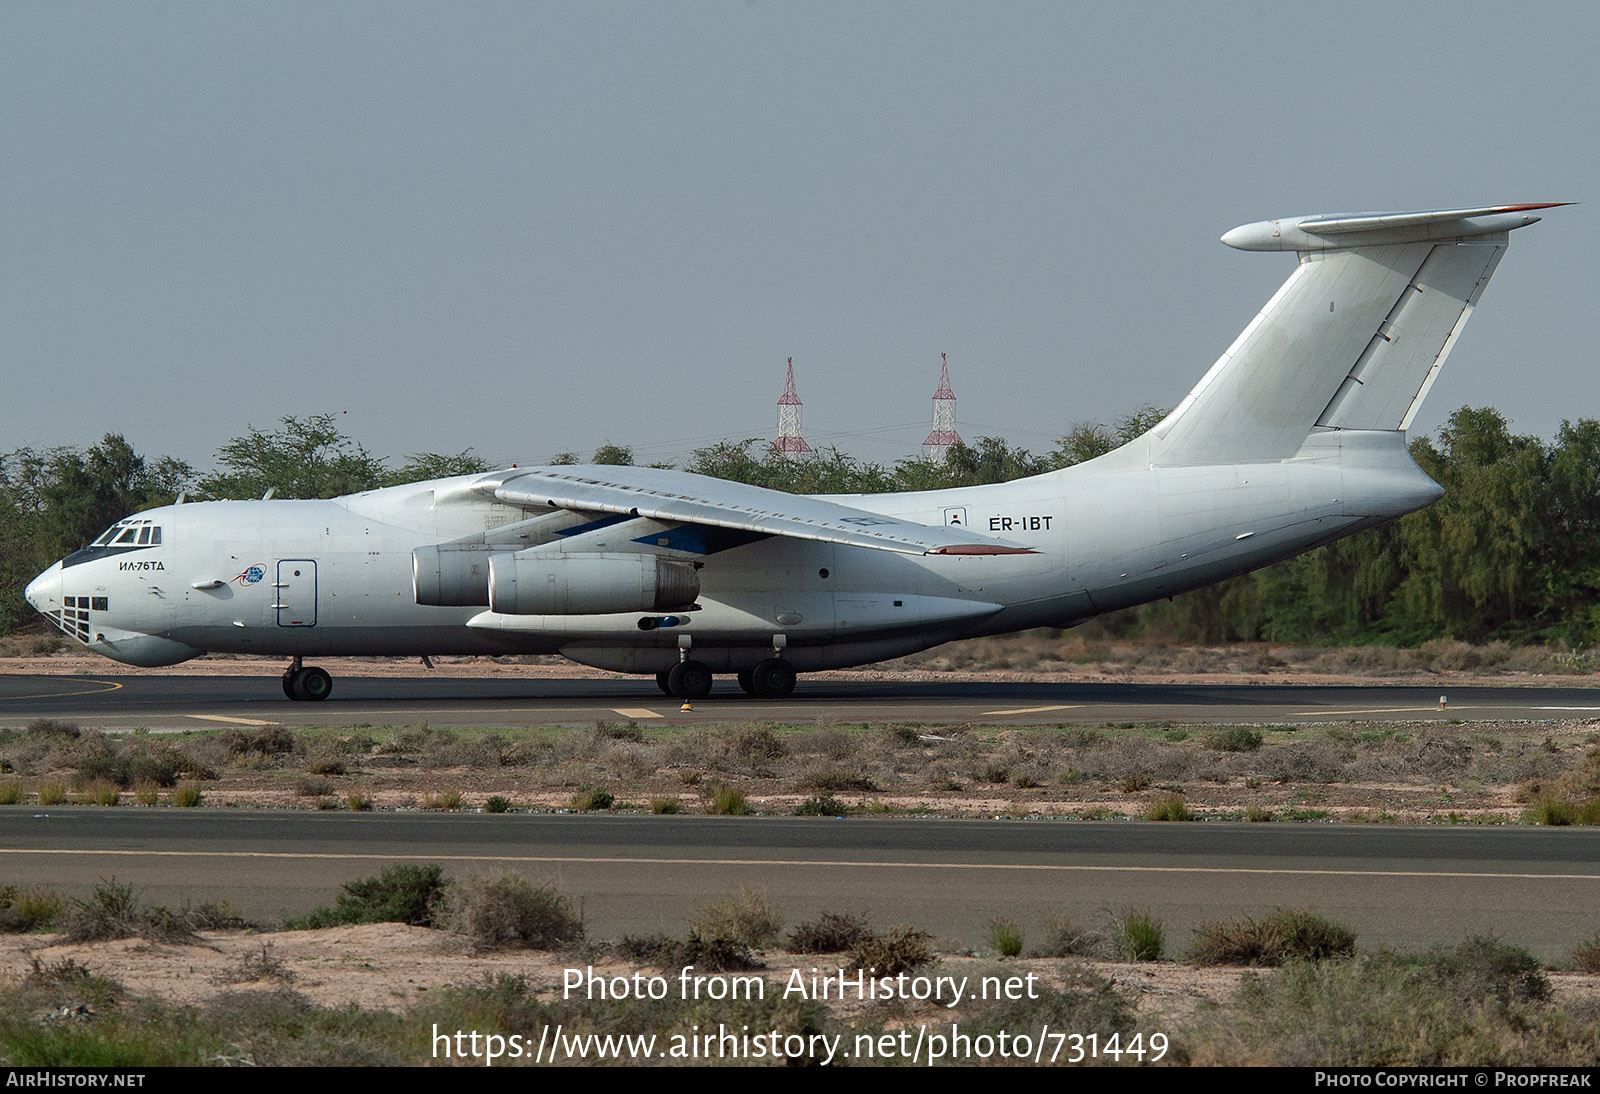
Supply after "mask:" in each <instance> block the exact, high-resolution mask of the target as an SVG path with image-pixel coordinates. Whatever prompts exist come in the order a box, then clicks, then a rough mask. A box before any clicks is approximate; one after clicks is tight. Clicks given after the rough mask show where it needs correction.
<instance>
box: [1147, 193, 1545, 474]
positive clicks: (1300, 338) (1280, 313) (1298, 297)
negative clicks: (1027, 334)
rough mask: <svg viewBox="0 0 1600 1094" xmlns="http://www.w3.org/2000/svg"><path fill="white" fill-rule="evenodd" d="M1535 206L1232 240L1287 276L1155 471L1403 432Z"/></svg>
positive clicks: (1211, 376)
mask: <svg viewBox="0 0 1600 1094" xmlns="http://www.w3.org/2000/svg"><path fill="white" fill-rule="evenodd" d="M1535 208H1546V206H1494V207H1490V208H1486V209H1467V210H1441V211H1438V212H1428V213H1364V214H1358V215H1353V216H1338V217H1327V216H1318V217H1297V218H1293V219H1292V220H1282V221H1265V222H1262V223H1260V224H1251V225H1245V226H1243V227H1241V228H1235V229H1234V230H1233V231H1231V232H1229V233H1228V234H1227V235H1225V236H1224V237H1223V242H1225V243H1227V244H1229V245H1230V246H1235V247H1240V248H1241V249H1245V250H1298V251H1299V252H1300V264H1299V265H1298V266H1297V267H1296V268H1295V271H1294V273H1292V274H1291V275H1290V276H1289V279H1288V281H1286V282H1284V284H1283V286H1282V288H1280V289H1279V290H1278V291H1277V293H1275V294H1274V295H1273V297H1272V299H1271V300H1270V301H1268V302H1267V305H1266V307H1264V308H1263V309H1262V310H1261V312H1260V314H1258V315H1257V316H1256V317H1255V319H1254V320H1252V321H1251V323H1250V325H1249V326H1247V327H1246V328H1245V329H1244V331H1243V333H1241V334H1240V335H1239V337H1238V338H1237V339H1236V340H1235V341H1234V343H1233V345H1232V346H1230V347H1228V350H1227V352H1226V353H1224V354H1223V355H1222V357H1221V358H1220V359H1219V360H1218V361H1217V363H1216V364H1215V365H1213V366H1212V367H1211V369H1210V371H1208V372H1207V373H1206V375H1205V376H1204V377H1203V378H1202V379H1201V381H1200V383H1199V384H1197V385H1196V386H1195V388H1194V390H1193V391H1191V392H1190V393H1189V394H1188V396H1187V397H1186V398H1184V400H1183V401H1182V402H1181V403H1179V404H1178V406H1177V407H1176V408H1175V409H1174V410H1173V412H1172V413H1171V414H1169V415H1167V417H1166V418H1165V419H1164V420H1163V421H1162V422H1161V423H1160V424H1159V425H1157V426H1156V427H1155V428H1154V429H1153V430H1151V431H1150V433H1149V434H1147V439H1148V442H1149V444H1150V449H1149V457H1150V459H1151V462H1152V463H1154V464H1156V465H1167V466H1174V465H1190V464H1206V463H1235V462H1245V461H1256V460H1277V459H1287V458H1289V457H1291V456H1293V455H1294V454H1295V452H1296V451H1298V450H1299V448H1300V446H1301V444H1302V442H1304V440H1305V438H1306V436H1307V435H1308V434H1309V433H1310V432H1311V430H1312V429H1313V428H1314V427H1319V426H1320V427H1325V428H1333V429H1363V430H1402V429H1406V428H1407V427H1409V425H1410V424H1411V420H1412V418H1413V417H1414V416H1415V415H1416V412H1417V408H1418V407H1419V406H1420V405H1421V403H1422V400H1423V398H1424V397H1425V396H1426V395H1427V393H1428V389H1429V388H1430V387H1431V386H1432V384H1433V381H1434V379H1435V377H1437V375H1438V373H1439V369H1440V367H1441V366H1442V365H1443V364H1444V360H1445V358H1446V356H1448V355H1449V353H1450V350H1451V349H1452V348H1453V347H1454V345H1455V341H1456V339H1457V337H1458V336H1459V335H1460V333H1461V329H1462V327H1463V326H1465V324H1466V321H1467V318H1468V317H1469V316H1470V315H1471V313H1472V309H1473V307H1474V306H1475V305H1476V304H1477V302H1478V298H1479V296H1480V295H1482V293H1483V289H1484V286H1485V285H1487V284H1488V281H1489V278H1490V277H1491V276H1492V275H1493V274H1494V270H1495V267H1496V266H1497V265H1498V264H1499V261H1500V257H1501V255H1502V254H1504V253H1505V248H1506V245H1507V241H1508V238H1509V237H1508V233H1509V232H1510V231H1511V230H1512V229H1513V228H1520V227H1522V226H1524V225H1526V224H1532V223H1534V222H1535V221H1537V220H1538V219H1539V218H1538V217H1536V216H1531V215H1528V213H1527V210H1529V209H1535Z"/></svg>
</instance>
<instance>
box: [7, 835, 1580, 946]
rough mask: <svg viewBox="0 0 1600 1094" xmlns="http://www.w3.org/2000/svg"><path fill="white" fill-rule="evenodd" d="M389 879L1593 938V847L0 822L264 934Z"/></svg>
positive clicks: (37, 863)
mask: <svg viewBox="0 0 1600 1094" xmlns="http://www.w3.org/2000/svg"><path fill="white" fill-rule="evenodd" d="M399 861H405V862H439V863H442V864H444V865H445V866H446V868H447V870H448V871H449V872H450V873H452V874H457V875H462V874H473V873H478V874H498V873H500V872H502V871H504V870H511V869H514V870H517V871H520V872H522V873H525V874H528V875H529V876H532V877H536V878H552V879H554V880H555V881H556V882H558V883H559V884H560V886H561V887H562V889H563V890H564V891H566V892H567V893H568V894H569V895H571V896H572V897H573V898H574V899H575V900H576V901H581V907H582V910H583V915H584V918H585V921H586V924H587V926H588V930H589V934H590V937H592V938H600V939H604V938H617V937H620V936H622V935H624V934H634V935H639V934H648V933H652V932H655V931H665V932H668V933H673V934H678V935H680V936H681V934H682V933H683V932H684V930H685V928H686V925H687V922H688V919H689V918H690V916H691V915H692V914H693V912H694V910H695V908H696V906H697V905H698V904H701V903H703V902H704V901H706V900H707V899H708V898H710V897H711V896H714V895H716V894H719V893H723V892H727V891H729V890H730V889H732V888H734V887H736V886H737V885H739V884H745V885H749V886H752V887H758V888H763V889H765V890H766V891H767V892H768V893H769V894H770V895H771V896H772V897H773V899H774V900H776V901H777V903H778V904H779V905H780V906H781V907H782V908H783V910H784V912H785V914H786V918H787V920H788V922H789V923H790V924H794V923H797V922H799V921H800V920H802V919H806V918H811V917H814V916H816V915H817V914H819V913H820V912H822V911H844V912H856V913H862V914H866V915H867V916H869V917H870V918H871V919H872V921H873V922H874V923H876V924H877V925H879V926H880V927H883V926H887V925H889V924H892V923H896V922H909V923H912V924H915V925H917V926H921V927H924V928H927V929H930V930H932V931H934V932H935V933H936V934H937V935H939V936H940V938H941V940H942V941H943V942H944V944H945V945H946V946H958V947H961V948H977V949H982V948H985V947H986V946H987V936H988V924H989V922H990V921H991V920H992V919H995V918H997V917H1007V918H1011V919H1015V920H1016V921H1018V922H1019V923H1021V924H1023V926H1024V928H1025V930H1026V931H1027V932H1028V934H1029V935H1030V937H1031V938H1033V939H1037V938H1038V937H1039V930H1040V925H1041V924H1042V923H1043V922H1044V921H1045V920H1047V919H1049V918H1052V917H1061V916H1065V917H1068V918H1071V919H1073V920H1074V921H1076V922H1078V923H1079V924H1081V925H1083V926H1086V927H1091V928H1094V927H1102V926H1104V925H1105V924H1106V923H1107V921H1108V920H1109V919H1110V917H1111V916H1112V915H1113V914H1115V913H1117V912H1119V911H1121V910H1123V909H1125V908H1128V907H1140V908H1148V909H1150V911H1151V912H1152V913H1153V914H1154V915H1156V916H1157V917H1158V918H1160V919H1162V920H1164V921H1165V923H1166V926H1167V929H1168V938H1169V947H1170V949H1171V951H1172V952H1176V951H1177V950H1179V949H1180V948H1181V947H1182V946H1184V945H1186V944H1187V941H1188V938H1189V932H1190V931H1191V930H1192V929H1193V927H1195V926H1196V925H1198V924H1199V923H1202V922H1205V921H1207V920H1212V919H1219V918H1232V917H1234V916H1237V915H1239V914H1241V913H1251V914H1259V913H1261V912H1264V911H1266V910H1268V909H1270V908H1272V907H1275V906H1283V907H1310V908H1314V909H1316V910H1317V911H1319V912H1321V913H1323V914H1325V915H1330V916H1333V917H1335V918H1338V919H1341V920H1344V921H1345V922H1347V923H1349V924H1350V925H1351V926H1352V927H1353V928H1355V930H1356V931H1357V932H1358V934H1359V935H1360V938H1361V944H1362V945H1363V946H1366V947H1375V946H1377V945H1380V944H1387V945H1392V946H1406V947H1425V946H1428V945H1432V944H1434V943H1438V942H1453V941H1459V940H1460V939H1461V938H1462V937H1463V936H1464V935H1466V934H1468V933H1473V932H1482V931H1494V932H1496V933H1497V934H1499V935H1500V936H1502V937H1504V938H1506V939H1507V940H1509V941H1512V942H1516V943H1518V944H1521V945H1525V946H1528V947H1530V948H1532V949H1533V950H1534V951H1535V952H1537V953H1539V954H1540V955H1541V956H1542V957H1544V958H1545V959H1546V960H1552V961H1557V960H1564V959H1565V957H1566V955H1567V953H1568V951H1569V950H1570V949H1571V947H1572V946H1574V945H1575V944H1577V943H1578V942H1581V941H1585V940H1587V939H1589V938H1591V937H1592V936H1593V934H1594V932H1595V929H1596V926H1597V921H1596V916H1595V913H1594V911H1593V909H1594V908H1595V906H1596V903H1597V899H1600V866H1597V865H1596V864H1597V863H1600V830H1593V829H1566V830H1550V829H1534V828H1476V827H1451V828H1445V827H1441V828H1389V827H1369V826H1355V825H1282V826H1278V825H1272V826H1267V825H1248V826H1246V825H1234V824H1230V825H1220V824H1219V825H1208V824H1189V825H1178V824H1151V823H1145V822H1086V821H1051V820H1034V821H1012V820H1006V821H1001V820H984V821H973V820H960V821H956V820H929V819H899V818H847V819H831V818H769V817H651V816H589V815H523V814H515V815H491V814H419V813H390V814H348V813H346V814H325V813H295V812H273V811H246V810H231V809H229V810H222V809H219V810H170V809H169V810H135V809H116V810H108V809H94V808H77V807H64V808H63V807H56V808H51V809H49V810H38V809H31V808H27V807H11V808H6V809H4V810H0V876H3V877H4V878H5V879H6V880H7V881H8V882H12V883H20V884H31V883H35V882H37V883H44V884H49V885H52V886H55V887H56V888H57V889H59V890H64V891H66V892H69V893H71V894H73V895H77V896H82V895H85V894H86V893H87V892H88V891H89V890H90V889H91V888H92V887H93V886H94V885H95V884H96V883H98V882H99V881H100V880H101V879H104V878H108V877H112V876H115V877H116V878H117V879H118V880H120V881H123V882H129V883H132V884H134V885H135V886H136V888H137V889H138V890H139V891H140V893H141V895H142V896H143V898H144V899H146V900H149V901H151V902H154V903H162V904H166V905H168V906H177V905H179V904H181V903H182V901H184V900H186V899H188V900H195V901H199V900H203V899H208V898H217V899H226V900H229V901H231V902H233V903H234V904H235V905H236V906H238V907H239V908H240V909H241V910H242V911H243V912H244V913H245V914H246V915H248V916H250V917H253V918H257V919H261V920H268V921H270V920H272V919H274V918H275V917H277V916H279V915H282V914H284V913H291V914H294V913H303V912H305V911H307V910H309V909H310V908H312V907H315V906H317V905H320V904H329V903H331V902H332V899H333V897H334V895H335V893H336V892H337V890H338V886H339V884H340V883H341V882H344V881H347V880H350V879H352V878H358V877H366V876H370V875H371V874H374V873H376V872H377V871H378V870H380V869H381V868H383V867H384V866H386V865H388V864H390V863H393V862H399Z"/></svg>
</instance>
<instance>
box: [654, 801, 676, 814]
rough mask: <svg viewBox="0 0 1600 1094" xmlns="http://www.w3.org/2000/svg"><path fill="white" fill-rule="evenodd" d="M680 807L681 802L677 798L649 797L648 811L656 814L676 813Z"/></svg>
mask: <svg viewBox="0 0 1600 1094" xmlns="http://www.w3.org/2000/svg"><path fill="white" fill-rule="evenodd" d="M682 808H683V803H682V802H681V801H679V800H678V799H677V798H651V799H650V812H652V813H657V814H661V813H676V812H678V811H679V810H681V809H682Z"/></svg>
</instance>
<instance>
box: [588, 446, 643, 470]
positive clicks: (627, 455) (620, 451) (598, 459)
mask: <svg viewBox="0 0 1600 1094" xmlns="http://www.w3.org/2000/svg"><path fill="white" fill-rule="evenodd" d="M589 462H590V463H598V464H610V465H612V466H623V467H630V466H632V465H633V449H632V448H629V447H627V446H626V445H620V444H612V443H611V442H610V441H607V442H606V443H605V444H603V445H601V446H600V447H599V448H597V449H595V453H594V458H593V459H591V460H590V461H589Z"/></svg>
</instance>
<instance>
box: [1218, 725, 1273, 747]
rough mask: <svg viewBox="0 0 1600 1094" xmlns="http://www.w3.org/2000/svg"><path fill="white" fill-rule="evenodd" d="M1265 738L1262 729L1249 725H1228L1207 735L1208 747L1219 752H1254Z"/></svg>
mask: <svg viewBox="0 0 1600 1094" xmlns="http://www.w3.org/2000/svg"><path fill="white" fill-rule="evenodd" d="M1265 739H1266V738H1265V736H1264V735H1263V734H1262V733H1261V731H1260V730H1258V729H1250V728H1248V727H1247V726H1228V727H1227V728H1225V729H1219V730H1217V731H1216V732H1214V733H1208V734H1206V735H1205V743H1206V747H1207V748H1211V749H1215V750H1216V751H1218V752H1254V751H1255V750H1256V749H1258V748H1260V747H1261V742H1262V741H1263V740H1265Z"/></svg>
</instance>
